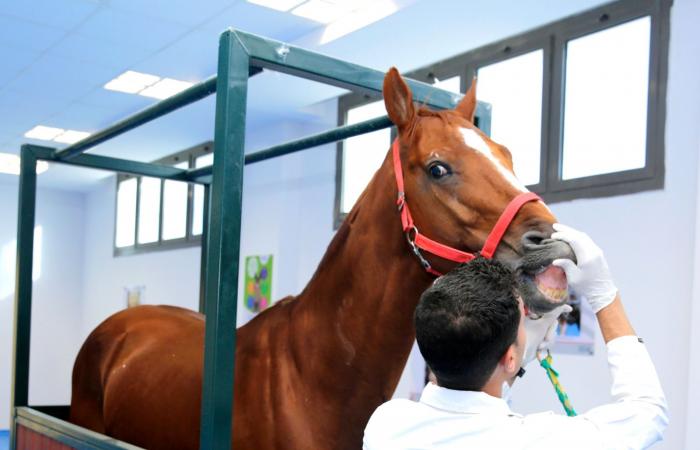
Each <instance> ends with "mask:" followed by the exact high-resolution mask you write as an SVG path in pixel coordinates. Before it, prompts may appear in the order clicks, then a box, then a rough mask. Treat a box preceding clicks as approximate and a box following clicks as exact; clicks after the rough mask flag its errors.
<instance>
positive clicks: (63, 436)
mask: <svg viewBox="0 0 700 450" xmlns="http://www.w3.org/2000/svg"><path fill="white" fill-rule="evenodd" d="M15 411H16V422H15V423H16V424H19V425H22V426H25V427H27V428H30V429H32V430H34V431H36V432H37V433H39V434H42V435H44V436H48V437H50V438H51V439H53V440H55V441H59V442H62V443H64V444H67V445H69V446H72V447H74V448H77V449H81V450H82V449H91V450H92V449H109V450H112V449H120V450H142V449H141V447H137V446H135V445H131V444H128V443H126V442H122V441H119V440H117V439H114V438H111V437H109V436H105V435H102V434H99V433H95V432H94V431H91V430H88V429H86V428H83V427H79V426H77V425H74V424H72V423H69V422H66V421H65V420H61V419H57V418H55V417H52V416H49V415H48V414H44V413H42V412H39V411H37V410H35V409H32V408H30V407H21V408H16V409H15Z"/></svg>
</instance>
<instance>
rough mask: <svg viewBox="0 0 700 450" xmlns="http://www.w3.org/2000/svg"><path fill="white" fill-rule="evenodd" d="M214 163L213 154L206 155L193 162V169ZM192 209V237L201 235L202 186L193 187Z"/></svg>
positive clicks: (202, 214) (202, 211)
mask: <svg viewBox="0 0 700 450" xmlns="http://www.w3.org/2000/svg"><path fill="white" fill-rule="evenodd" d="M213 163H214V154H213V153H207V154H206V155H204V156H200V157H199V158H197V159H196V160H195V163H194V166H195V168H197V169H198V168H200V167H206V166H211V165H212V164H213ZM193 202H194V203H193V207H192V235H193V236H198V235H200V234H202V220H203V216H204V186H202V185H198V184H197V185H195V186H194V198H193Z"/></svg>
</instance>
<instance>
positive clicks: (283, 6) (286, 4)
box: [248, 0, 306, 11]
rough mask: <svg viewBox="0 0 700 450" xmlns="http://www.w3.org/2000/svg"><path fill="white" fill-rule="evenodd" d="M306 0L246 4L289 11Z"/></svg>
mask: <svg viewBox="0 0 700 450" xmlns="http://www.w3.org/2000/svg"><path fill="white" fill-rule="evenodd" d="M304 1H306V0H248V3H253V4H255V5H260V6H264V7H265V8H270V9H276V10H277V11H289V10H290V9H292V8H294V7H295V6H297V5H298V4H300V3H303V2H304Z"/></svg>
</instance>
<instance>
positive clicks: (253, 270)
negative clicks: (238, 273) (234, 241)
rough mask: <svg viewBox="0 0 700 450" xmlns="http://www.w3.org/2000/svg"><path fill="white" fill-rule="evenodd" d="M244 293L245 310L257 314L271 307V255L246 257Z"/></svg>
mask: <svg viewBox="0 0 700 450" xmlns="http://www.w3.org/2000/svg"><path fill="white" fill-rule="evenodd" d="M245 268H246V270H245V291H244V295H243V301H244V304H245V307H246V309H248V310H249V311H251V312H254V313H258V312H260V311H262V310H263V309H265V308H267V307H269V306H270V305H272V255H255V256H246V258H245Z"/></svg>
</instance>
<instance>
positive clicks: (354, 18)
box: [320, 0, 399, 45]
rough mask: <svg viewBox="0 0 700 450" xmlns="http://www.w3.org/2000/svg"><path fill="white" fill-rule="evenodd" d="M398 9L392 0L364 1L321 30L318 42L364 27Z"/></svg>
mask: <svg viewBox="0 0 700 450" xmlns="http://www.w3.org/2000/svg"><path fill="white" fill-rule="evenodd" d="M398 10H399V7H398V6H397V5H396V3H394V2H393V1H392V0H377V1H375V2H372V3H365V6H364V7H363V8H361V9H357V10H355V11H353V12H351V13H350V14H348V15H346V16H344V17H342V18H340V19H339V20H337V21H335V22H333V23H331V24H329V25H328V26H327V27H326V29H325V30H324V31H323V35H322V36H321V42H320V44H321V45H323V44H327V43H329V42H331V41H333V40H335V39H338V38H339V37H341V36H345V35H346V34H350V33H352V32H353V31H357V30H359V29H360V28H364V27H366V26H367V25H369V24H371V23H374V22H377V21H379V20H381V19H383V18H385V17H387V16H390V15H392V14H394V13H395V12H396V11H398Z"/></svg>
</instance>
